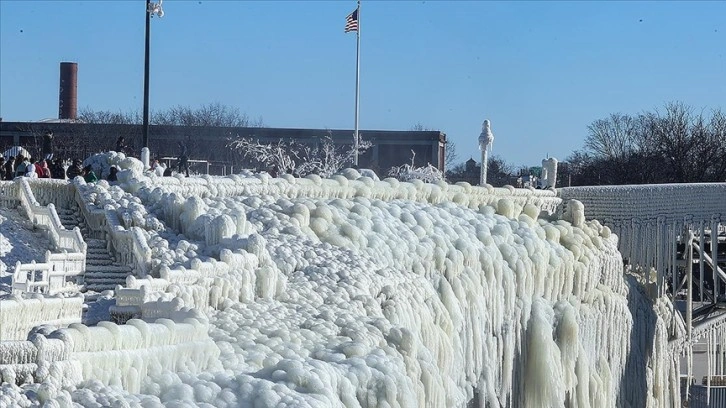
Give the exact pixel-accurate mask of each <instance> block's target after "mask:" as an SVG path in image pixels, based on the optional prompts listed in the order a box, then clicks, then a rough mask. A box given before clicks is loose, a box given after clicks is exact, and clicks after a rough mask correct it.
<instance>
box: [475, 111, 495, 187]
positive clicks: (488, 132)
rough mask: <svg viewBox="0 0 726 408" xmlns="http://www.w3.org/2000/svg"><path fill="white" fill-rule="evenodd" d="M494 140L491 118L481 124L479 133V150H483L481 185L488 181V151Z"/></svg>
mask: <svg viewBox="0 0 726 408" xmlns="http://www.w3.org/2000/svg"><path fill="white" fill-rule="evenodd" d="M493 142H494V134H493V133H492V129H491V128H490V125H489V119H487V120H485V121H484V123H482V125H481V134H479V150H481V175H480V176H479V185H480V186H483V185H485V184H486V183H487V165H488V157H487V154H488V151H487V149H488V148H489V149H490V148H491V147H492V143H493Z"/></svg>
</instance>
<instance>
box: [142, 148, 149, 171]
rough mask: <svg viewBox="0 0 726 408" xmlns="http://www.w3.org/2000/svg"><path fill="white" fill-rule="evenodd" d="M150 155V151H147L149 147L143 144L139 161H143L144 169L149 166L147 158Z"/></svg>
mask: <svg viewBox="0 0 726 408" xmlns="http://www.w3.org/2000/svg"><path fill="white" fill-rule="evenodd" d="M150 156H151V152H150V151H149V148H148V147H146V146H144V147H142V148H141V162H142V163H144V171H146V170H147V169H148V168H149V158H150Z"/></svg>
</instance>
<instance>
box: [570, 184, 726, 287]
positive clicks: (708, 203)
mask: <svg viewBox="0 0 726 408" xmlns="http://www.w3.org/2000/svg"><path fill="white" fill-rule="evenodd" d="M557 192H558V195H559V196H560V198H562V200H563V201H562V210H563V211H566V209H567V206H568V204H569V203H570V202H571V200H577V201H580V202H582V203H583V204H584V206H585V216H586V217H587V218H588V219H593V218H594V219H597V220H599V221H600V222H601V223H603V224H604V225H606V226H608V227H610V228H611V229H612V231H613V232H615V233H616V234H618V236H619V237H620V241H619V243H618V247H619V250H620V252H621V253H622V254H623V258H624V259H627V260H628V261H629V262H630V263H631V264H632V265H636V266H640V267H642V268H643V269H644V270H646V271H647V270H649V269H650V268H655V270H657V271H658V282H657V284H658V291H659V293H663V290H664V286H665V285H664V278H665V276H666V275H667V274H668V273H671V272H673V271H675V270H676V269H675V268H676V264H677V260H676V252H677V247H676V242H677V241H678V239H679V236H681V235H682V234H683V231H685V230H692V231H704V230H709V229H710V230H711V231H719V230H721V229H723V227H724V224H725V223H726V183H696V184H650V185H631V186H596V187H567V188H561V189H558V190H557ZM711 235H712V237H715V234H711ZM714 250H715V247H714Z"/></svg>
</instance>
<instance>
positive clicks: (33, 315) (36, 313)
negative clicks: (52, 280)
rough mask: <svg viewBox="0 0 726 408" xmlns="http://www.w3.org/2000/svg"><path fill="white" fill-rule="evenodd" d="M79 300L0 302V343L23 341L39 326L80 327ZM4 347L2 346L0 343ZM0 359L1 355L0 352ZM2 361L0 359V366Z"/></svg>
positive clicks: (16, 299) (12, 300) (51, 299)
mask: <svg viewBox="0 0 726 408" xmlns="http://www.w3.org/2000/svg"><path fill="white" fill-rule="evenodd" d="M82 312H83V296H81V295H78V296H73V297H43V296H39V295H34V296H33V297H32V298H22V297H18V296H13V297H10V298H8V299H2V300H0V340H2V341H3V342H4V341H7V340H25V339H27V338H28V334H29V333H30V330H31V329H32V328H33V327H35V326H37V325H41V324H49V325H54V326H67V325H69V324H71V323H80V322H81V315H82ZM0 344H4V343H0ZM0 355H2V353H1V352H0ZM2 361H4V360H2V359H0V362H2Z"/></svg>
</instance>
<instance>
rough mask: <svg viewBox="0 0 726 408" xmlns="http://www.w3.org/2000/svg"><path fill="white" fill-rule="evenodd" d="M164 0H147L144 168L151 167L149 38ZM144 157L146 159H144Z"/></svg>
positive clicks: (142, 159)
mask: <svg viewBox="0 0 726 408" xmlns="http://www.w3.org/2000/svg"><path fill="white" fill-rule="evenodd" d="M162 1H164V0H159V2H158V3H153V2H152V1H151V0H146V36H145V41H146V47H145V49H144V126H143V140H142V142H143V146H142V147H143V149H142V150H141V161H142V162H144V168H148V167H149V43H150V41H149V38H150V33H149V32H150V30H151V17H152V16H153V15H154V14H156V15H157V16H159V17H164V10H163V9H162V8H161V3H162ZM144 158H145V159H146V160H144Z"/></svg>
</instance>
